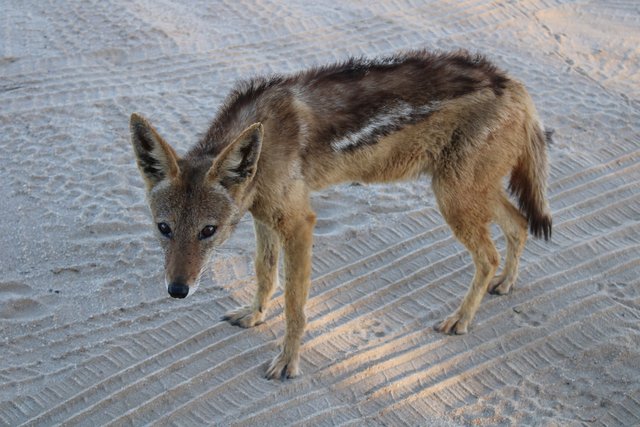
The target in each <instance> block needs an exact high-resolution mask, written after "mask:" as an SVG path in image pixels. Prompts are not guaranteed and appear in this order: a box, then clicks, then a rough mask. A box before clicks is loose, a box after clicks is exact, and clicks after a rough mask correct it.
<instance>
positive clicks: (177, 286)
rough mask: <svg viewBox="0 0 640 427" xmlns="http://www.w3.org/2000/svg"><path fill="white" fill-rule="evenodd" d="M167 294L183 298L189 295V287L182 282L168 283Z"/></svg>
mask: <svg viewBox="0 0 640 427" xmlns="http://www.w3.org/2000/svg"><path fill="white" fill-rule="evenodd" d="M169 295H171V296H172V297H174V298H185V297H186V296H187V295H189V287H188V286H187V285H183V284H182V283H172V284H170V285H169Z"/></svg>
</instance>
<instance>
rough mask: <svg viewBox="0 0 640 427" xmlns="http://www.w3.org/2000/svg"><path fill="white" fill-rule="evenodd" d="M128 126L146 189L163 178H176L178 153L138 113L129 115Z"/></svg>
mask: <svg viewBox="0 0 640 427" xmlns="http://www.w3.org/2000/svg"><path fill="white" fill-rule="evenodd" d="M129 126H130V129H131V144H132V145H133V151H134V153H135V155H136V161H137V163H138V169H140V173H141V174H142V178H144V181H145V184H146V185H147V190H151V189H152V188H153V187H154V186H155V185H157V184H158V183H159V182H160V181H162V180H164V179H167V178H169V179H174V178H176V177H177V176H178V173H179V172H180V169H179V168H178V155H177V154H176V152H175V151H173V148H171V146H170V145H169V144H167V143H166V142H165V141H164V140H163V139H162V137H161V136H160V135H159V134H158V132H156V130H155V129H154V128H153V126H151V124H149V122H148V121H147V120H146V119H145V118H144V117H142V116H141V115H139V114H138V113H133V114H132V115H131V120H130V122H129Z"/></svg>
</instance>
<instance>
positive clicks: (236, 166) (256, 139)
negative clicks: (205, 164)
mask: <svg viewBox="0 0 640 427" xmlns="http://www.w3.org/2000/svg"><path fill="white" fill-rule="evenodd" d="M263 135H264V130H263V127H262V123H254V124H252V125H251V126H249V127H248V128H247V129H245V130H244V131H243V132H242V133H241V134H240V136H239V137H237V138H236V139H235V141H233V142H232V143H231V144H229V146H228V147H227V148H225V149H224V151H223V152H222V153H220V155H219V156H218V157H217V158H216V159H215V161H214V162H213V165H212V166H211V169H210V170H209V179H211V180H216V179H218V180H220V184H222V186H224V187H226V188H231V187H234V186H238V185H240V184H243V183H248V182H250V181H251V180H252V179H253V177H254V176H255V174H256V169H257V166H258V159H259V158H260V150H261V149H262V137H263Z"/></svg>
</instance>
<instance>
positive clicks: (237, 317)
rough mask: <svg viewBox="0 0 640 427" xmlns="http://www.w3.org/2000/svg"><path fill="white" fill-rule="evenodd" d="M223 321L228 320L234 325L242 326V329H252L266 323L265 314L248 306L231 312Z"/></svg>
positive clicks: (223, 317)
mask: <svg viewBox="0 0 640 427" xmlns="http://www.w3.org/2000/svg"><path fill="white" fill-rule="evenodd" d="M222 320H226V321H227V322H229V323H231V324H232V325H236V326H240V327H241V328H252V327H254V326H256V325H259V324H261V323H263V322H264V313H261V312H259V311H257V310H254V309H253V308H252V307H250V306H248V305H247V306H244V307H240V308H238V309H235V310H231V311H229V312H228V313H226V314H225V315H224V316H222Z"/></svg>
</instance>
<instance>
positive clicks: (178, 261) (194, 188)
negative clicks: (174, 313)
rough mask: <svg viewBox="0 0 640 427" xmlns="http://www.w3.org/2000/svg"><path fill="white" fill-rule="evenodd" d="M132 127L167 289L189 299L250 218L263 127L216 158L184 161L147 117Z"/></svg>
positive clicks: (257, 126)
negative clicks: (216, 252) (217, 251)
mask: <svg viewBox="0 0 640 427" xmlns="http://www.w3.org/2000/svg"><path fill="white" fill-rule="evenodd" d="M130 126H131V143H132V144H133V150H134V152H135V155H136V159H137V163H138V168H139V169H140V173H141V174H142V178H144V181H145V184H146V187H147V199H148V201H149V205H150V207H151V215H152V216H153V221H154V224H155V225H154V229H155V232H156V235H157V236H158V239H159V240H160V244H161V245H162V248H163V249H164V254H165V283H166V285H167V290H168V292H169V295H171V296H172V297H174V298H185V297H186V296H187V295H189V294H191V293H193V292H194V291H195V289H196V288H197V286H198V282H199V279H200V275H201V273H202V270H203V269H204V266H205V264H206V262H207V260H208V258H209V256H210V255H211V252H212V251H213V249H214V248H215V247H217V246H219V245H220V244H221V243H222V242H224V241H225V240H226V239H227V238H228V237H229V235H230V234H231V232H232V231H233V229H234V228H235V226H236V224H237V223H238V221H239V220H240V217H241V216H242V215H243V214H244V211H245V209H246V207H244V206H243V205H244V203H243V200H244V199H245V197H246V195H247V192H248V189H249V188H250V187H251V183H252V181H253V179H254V176H255V173H256V167H257V162H258V157H259V156H260V148H261V144H262V135H263V130H262V125H261V124H259V123H256V124H253V125H251V126H249V127H248V128H247V129H246V130H244V131H243V132H241V134H240V135H239V136H238V137H237V138H236V139H235V140H234V141H233V142H232V143H231V144H229V145H228V146H227V147H226V148H225V149H224V150H223V151H222V152H221V153H220V154H219V155H217V156H216V157H202V156H200V157H194V158H191V157H188V158H184V159H182V158H180V157H178V155H177V154H176V152H175V151H174V150H173V148H171V146H170V145H169V144H167V143H166V142H165V141H164V140H163V139H162V137H160V135H159V134H158V133H157V132H156V130H155V129H154V128H153V127H152V126H151V125H150V124H149V123H148V122H147V121H146V120H145V119H144V118H143V117H142V116H140V115H138V114H136V113H134V114H132V115H131V122H130Z"/></svg>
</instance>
